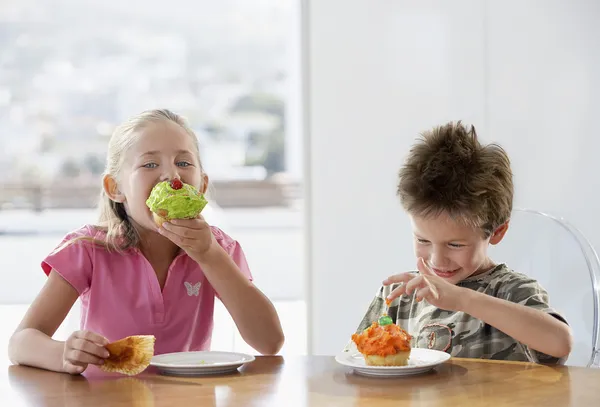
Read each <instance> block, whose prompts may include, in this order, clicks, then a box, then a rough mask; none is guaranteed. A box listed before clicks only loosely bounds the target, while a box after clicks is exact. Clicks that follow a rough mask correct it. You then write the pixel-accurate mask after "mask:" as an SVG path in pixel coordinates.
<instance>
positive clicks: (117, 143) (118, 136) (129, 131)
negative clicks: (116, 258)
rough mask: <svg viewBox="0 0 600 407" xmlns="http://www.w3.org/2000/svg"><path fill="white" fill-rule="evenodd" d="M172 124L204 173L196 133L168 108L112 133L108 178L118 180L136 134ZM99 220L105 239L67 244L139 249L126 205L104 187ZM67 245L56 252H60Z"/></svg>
mask: <svg viewBox="0 0 600 407" xmlns="http://www.w3.org/2000/svg"><path fill="white" fill-rule="evenodd" d="M161 121H170V122H173V123H176V124H178V125H179V126H181V127H182V128H183V129H184V130H185V131H186V132H187V133H188V134H189V135H190V137H191V138H192V141H193V144H194V148H195V151H194V153H195V154H196V157H197V158H198V162H199V163H200V171H201V172H202V173H203V174H204V170H203V168H202V164H201V161H200V149H199V146H198V139H197V138H196V134H195V133H194V131H193V130H192V129H191V128H190V126H189V125H188V123H187V121H186V120H185V119H184V118H183V117H182V116H179V115H178V114H176V113H173V112H172V111H170V110H167V109H156V110H146V111H144V112H142V113H140V114H138V115H136V116H134V117H131V118H130V119H128V120H127V121H126V122H125V123H123V124H121V125H119V126H118V127H117V128H116V129H115V130H114V132H113V134H112V136H111V138H110V141H109V143H108V154H107V159H106V168H105V170H104V173H103V176H106V175H109V176H111V177H113V178H115V179H117V178H118V175H119V173H120V171H121V168H122V166H123V162H124V159H125V154H126V152H127V151H128V150H129V148H130V147H131V146H132V144H133V143H134V142H135V139H136V137H135V136H136V133H138V132H139V131H141V130H143V129H144V128H145V127H147V126H148V125H150V124H153V123H157V122H161ZM98 209H99V217H98V224H97V225H95V228H96V229H97V230H98V231H99V232H102V233H103V234H104V237H103V238H102V239H97V238H91V237H87V236H86V237H83V236H82V237H76V238H74V239H71V240H70V241H68V242H66V244H67V245H68V244H70V243H74V242H75V241H77V240H86V241H91V242H92V243H95V244H99V245H101V246H104V247H105V248H106V249H108V250H110V251H118V252H123V251H125V250H127V249H130V248H134V247H138V246H139V243H140V237H139V234H138V232H137V230H136V229H135V227H134V226H133V224H132V223H131V221H130V219H129V216H128V215H127V212H126V211H125V206H124V204H123V203H120V202H115V201H113V200H112V199H110V197H109V196H108V195H107V193H106V191H105V190H104V188H102V190H101V193H100V201H99V205H98ZM62 248H64V246H62V247H60V248H58V249H57V251H58V250H60V249H62Z"/></svg>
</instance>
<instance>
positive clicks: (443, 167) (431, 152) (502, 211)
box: [397, 121, 513, 237]
mask: <svg viewBox="0 0 600 407" xmlns="http://www.w3.org/2000/svg"><path fill="white" fill-rule="evenodd" d="M399 175H400V180H399V183H398V191H397V193H398V196H399V197H400V200H401V202H402V206H403V207H404V209H405V210H406V211H407V212H408V213H409V214H411V215H416V216H423V217H427V216H432V215H438V214H440V213H442V212H446V213H448V214H449V215H450V216H451V217H453V218H454V219H457V220H460V221H462V222H464V223H465V224H467V225H469V226H472V227H476V228H480V229H482V230H483V232H484V235H485V237H489V236H490V235H491V234H492V233H493V232H494V230H496V228H497V227H499V226H500V225H502V224H503V223H504V222H506V221H507V220H508V219H509V218H510V214H511V211H512V201H513V180H512V171H511V168H510V160H509V158H508V155H507V154H506V151H504V149H503V148H502V147H500V146H499V145H497V144H488V145H482V144H481V143H480V142H479V141H478V140H477V133H476V132H475V128H474V127H473V126H471V127H470V128H469V129H467V128H466V127H465V126H464V125H463V124H462V123H461V122H460V121H459V122H457V123H454V122H450V123H448V124H445V125H443V126H440V127H435V128H433V129H432V130H430V131H427V132H425V133H423V134H422V137H421V139H420V141H419V142H418V143H416V144H415V145H414V146H413V147H412V148H411V150H410V153H409V156H408V158H407V160H406V162H405V164H404V166H403V167H402V168H401V169H400V174H399Z"/></svg>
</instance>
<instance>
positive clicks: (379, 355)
mask: <svg viewBox="0 0 600 407" xmlns="http://www.w3.org/2000/svg"><path fill="white" fill-rule="evenodd" d="M388 318H389V317H388ZM411 339H412V336H410V335H409V334H408V332H406V331H405V330H403V329H402V328H400V327H399V326H398V325H396V324H393V323H387V324H385V325H380V324H379V322H377V321H376V322H373V324H372V325H371V326H370V327H368V328H367V329H365V330H364V331H363V332H362V333H360V334H353V335H352V341H353V342H354V343H355V344H356V347H357V348H358V351H359V352H360V353H361V354H362V355H363V356H364V358H365V363H366V364H367V365H369V366H405V365H406V364H407V363H408V358H409V357H410V349H411V348H410V341H411Z"/></svg>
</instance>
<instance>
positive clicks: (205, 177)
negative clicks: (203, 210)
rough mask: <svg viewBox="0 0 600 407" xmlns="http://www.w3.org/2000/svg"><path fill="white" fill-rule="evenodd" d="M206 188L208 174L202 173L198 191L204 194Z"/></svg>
mask: <svg viewBox="0 0 600 407" xmlns="http://www.w3.org/2000/svg"><path fill="white" fill-rule="evenodd" d="M207 189H208V175H206V174H202V190H201V191H200V192H201V193H202V194H205V193H206V190H207Z"/></svg>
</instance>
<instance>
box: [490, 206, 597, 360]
mask: <svg viewBox="0 0 600 407" xmlns="http://www.w3.org/2000/svg"><path fill="white" fill-rule="evenodd" d="M490 253H491V256H492V259H494V260H495V261H496V262H503V263H506V264H507V266H508V267H509V268H511V269H513V270H515V271H518V272H520V273H524V274H526V275H528V276H530V277H533V278H535V279H536V280H538V281H539V282H540V284H541V285H542V286H543V287H544V288H545V289H546V290H547V291H548V294H549V296H550V303H551V305H552V306H553V307H554V308H555V309H557V310H558V311H559V312H560V313H561V314H562V315H564V317H565V318H566V319H567V322H568V323H569V325H570V326H571V328H572V330H573V335H574V338H575V344H574V347H573V352H572V353H571V355H570V357H569V359H568V361H567V365H571V366H586V367H600V349H599V347H600V343H599V340H600V338H599V329H600V326H599V318H600V314H599V309H600V302H599V287H598V282H599V280H600V261H599V259H598V254H597V253H596V251H595V250H594V248H593V246H592V245H591V244H590V242H589V241H588V240H587V239H586V237H585V236H583V234H582V233H581V232H580V231H579V230H577V229H576V228H575V227H574V226H573V225H571V224H569V223H568V222H567V221H566V220H565V219H562V218H557V217H554V216H551V215H548V214H546V213H542V212H539V211H535V210H531V209H515V210H514V211H513V214H512V217H511V221H510V226H509V229H508V232H507V233H506V236H505V237H504V239H503V240H502V241H501V242H500V244H498V245H497V246H492V247H491V248H490Z"/></svg>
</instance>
